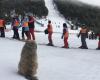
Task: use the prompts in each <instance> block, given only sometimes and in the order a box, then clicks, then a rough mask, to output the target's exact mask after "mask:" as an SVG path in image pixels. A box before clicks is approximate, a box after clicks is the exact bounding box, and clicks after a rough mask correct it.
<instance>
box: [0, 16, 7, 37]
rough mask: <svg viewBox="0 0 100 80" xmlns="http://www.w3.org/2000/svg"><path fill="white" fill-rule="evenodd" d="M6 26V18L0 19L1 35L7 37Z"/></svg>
mask: <svg viewBox="0 0 100 80" xmlns="http://www.w3.org/2000/svg"><path fill="white" fill-rule="evenodd" d="M5 28H6V26H5V20H4V19H2V18H1V19H0V34H1V35H0V37H5V31H4V30H5Z"/></svg>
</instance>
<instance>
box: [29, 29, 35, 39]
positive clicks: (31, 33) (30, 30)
mask: <svg viewBox="0 0 100 80" xmlns="http://www.w3.org/2000/svg"><path fill="white" fill-rule="evenodd" d="M29 32H30V36H32V39H33V40H35V34H34V29H33V28H29Z"/></svg>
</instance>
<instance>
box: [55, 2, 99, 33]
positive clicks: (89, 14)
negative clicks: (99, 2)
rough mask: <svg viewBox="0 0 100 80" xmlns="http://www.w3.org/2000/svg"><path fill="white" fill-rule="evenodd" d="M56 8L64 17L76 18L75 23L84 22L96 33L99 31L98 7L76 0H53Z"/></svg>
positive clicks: (79, 24)
mask: <svg viewBox="0 0 100 80" xmlns="http://www.w3.org/2000/svg"><path fill="white" fill-rule="evenodd" d="M54 3H56V5H57V8H58V10H59V11H60V13H61V14H63V15H64V17H65V18H66V19H70V20H72V21H74V20H77V23H76V24H75V25H77V26H81V25H82V24H85V25H86V26H87V27H89V28H90V29H91V30H93V31H94V32H96V33H100V8H99V7H97V6H91V5H87V4H84V3H81V2H79V1H76V0H54Z"/></svg>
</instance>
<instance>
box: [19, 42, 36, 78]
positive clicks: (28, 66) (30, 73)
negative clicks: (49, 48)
mask: <svg viewBox="0 0 100 80" xmlns="http://www.w3.org/2000/svg"><path fill="white" fill-rule="evenodd" d="M37 67H38V63H37V44H36V43H35V41H26V43H25V45H24V47H23V49H22V52H21V59H20V62H19V65H18V73H19V74H21V75H23V76H25V77H26V78H32V77H34V75H35V74H36V72H37Z"/></svg>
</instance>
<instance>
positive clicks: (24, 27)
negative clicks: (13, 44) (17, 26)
mask: <svg viewBox="0 0 100 80" xmlns="http://www.w3.org/2000/svg"><path fill="white" fill-rule="evenodd" d="M28 21H29V19H28V17H27V16H24V18H23V20H22V23H21V25H22V31H23V32H22V38H23V39H25V38H24V33H25V35H26V37H27V40H31V36H30V32H29V25H28Z"/></svg>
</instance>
